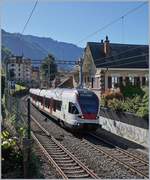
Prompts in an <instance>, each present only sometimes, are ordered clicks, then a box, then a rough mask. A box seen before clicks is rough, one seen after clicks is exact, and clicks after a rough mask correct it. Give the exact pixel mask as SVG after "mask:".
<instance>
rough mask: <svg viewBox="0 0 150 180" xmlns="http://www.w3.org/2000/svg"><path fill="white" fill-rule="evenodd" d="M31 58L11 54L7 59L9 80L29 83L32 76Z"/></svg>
mask: <svg viewBox="0 0 150 180" xmlns="http://www.w3.org/2000/svg"><path fill="white" fill-rule="evenodd" d="M31 67H32V66H31V60H30V59H27V58H24V57H22V56H13V57H11V58H9V59H8V61H7V72H8V78H9V80H15V81H16V82H24V83H30V82H31V77H32V68H31Z"/></svg>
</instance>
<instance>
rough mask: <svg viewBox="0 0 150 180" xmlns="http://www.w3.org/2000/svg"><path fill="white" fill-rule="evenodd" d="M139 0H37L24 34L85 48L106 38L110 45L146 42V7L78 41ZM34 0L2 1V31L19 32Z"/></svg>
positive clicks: (118, 15) (120, 14)
mask: <svg viewBox="0 0 150 180" xmlns="http://www.w3.org/2000/svg"><path fill="white" fill-rule="evenodd" d="M142 2H143V1H141V2H140V1H137V2H136V1H133V2H129V1H124V2H117V1H116V2H111V1H110V2H109V1H108V2H102V1H99V2H92V1H91V2H88V1H87V2H73V1H72V2H51V1H48V0H39V2H38V5H37V7H36V9H35V11H34V13H33V16H32V18H31V20H30V22H29V24H28V26H27V28H26V30H25V32H24V34H31V35H37V36H42V37H51V38H53V39H55V40H58V41H64V42H69V43H74V44H76V45H78V46H81V47H85V45H86V42H88V41H96V42H99V41H100V40H101V39H104V38H105V36H106V35H108V37H109V39H110V42H112V43H129V44H147V43H148V4H147V5H144V6H142V7H141V8H140V9H138V10H137V11H135V12H133V13H132V14H130V15H128V16H126V17H125V18H124V23H122V21H121V20H120V21H119V22H117V23H115V24H113V25H111V26H110V27H108V28H107V29H105V30H103V31H101V32H99V33H97V34H96V35H94V36H92V37H90V38H88V39H86V40H84V41H83V42H81V43H80V44H78V42H79V41H80V40H81V39H83V38H84V37H85V36H87V35H88V34H90V33H92V32H94V31H96V30H97V29H99V28H101V27H103V26H104V25H106V24H108V23H109V22H111V21H112V20H114V19H116V18H118V17H120V16H122V15H123V14H124V13H126V12H127V11H129V10H130V9H132V8H135V7H137V6H138V5H140V4H141V3H142ZM34 3H35V0H34V1H33V0H26V1H25V0H3V3H2V28H3V29H4V30H6V31H8V32H21V31H22V29H23V26H24V24H25V22H26V20H27V18H28V16H29V14H30V12H31V9H32V8H33V6H34Z"/></svg>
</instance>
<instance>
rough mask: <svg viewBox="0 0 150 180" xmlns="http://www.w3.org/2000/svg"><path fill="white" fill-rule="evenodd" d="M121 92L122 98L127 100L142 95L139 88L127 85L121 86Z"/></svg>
mask: <svg viewBox="0 0 150 180" xmlns="http://www.w3.org/2000/svg"><path fill="white" fill-rule="evenodd" d="M121 92H122V94H123V96H124V98H127V97H129V98H133V97H135V96H137V95H139V96H141V97H142V96H143V95H144V91H143V90H142V88H141V87H137V86H134V85H131V84H128V85H126V86H122V87H121Z"/></svg>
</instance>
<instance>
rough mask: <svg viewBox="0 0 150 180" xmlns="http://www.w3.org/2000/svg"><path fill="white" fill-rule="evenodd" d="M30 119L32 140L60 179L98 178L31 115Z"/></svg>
mask: <svg viewBox="0 0 150 180" xmlns="http://www.w3.org/2000/svg"><path fill="white" fill-rule="evenodd" d="M31 119H32V123H31V127H32V129H33V130H32V137H33V139H34V140H35V142H36V143H37V144H38V145H39V147H40V148H41V150H42V152H43V153H44V154H45V156H46V157H47V159H48V160H49V161H50V163H51V164H53V166H54V167H55V168H56V170H57V172H58V173H59V174H60V176H61V177H62V178H64V179H69V178H92V179H98V178H99V177H98V176H97V175H96V174H95V173H94V172H93V171H92V170H90V169H89V168H88V167H86V166H85V165H84V164H83V163H82V162H81V161H80V160H79V159H77V158H76V157H75V156H74V155H73V154H72V153H70V152H69V151H68V150H67V149H66V148H65V147H64V146H63V145H62V144H60V143H59V141H58V140H56V139H55V138H54V137H53V136H51V135H50V134H49V132H48V131H47V130H46V129H44V128H43V127H42V126H41V125H40V124H39V122H37V121H36V119H35V118H34V117H33V116H32V115H31Z"/></svg>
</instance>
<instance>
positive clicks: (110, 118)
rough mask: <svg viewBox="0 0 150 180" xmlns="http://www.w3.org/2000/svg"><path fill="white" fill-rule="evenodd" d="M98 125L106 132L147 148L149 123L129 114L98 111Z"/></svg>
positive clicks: (108, 110)
mask: <svg viewBox="0 0 150 180" xmlns="http://www.w3.org/2000/svg"><path fill="white" fill-rule="evenodd" d="M99 122H100V124H101V125H102V128H104V129H106V130H107V131H109V132H111V133H114V134H116V135H119V136H121V137H123V138H126V139H128V140H131V141H133V142H136V143H138V144H140V145H143V146H145V147H148V146H149V145H148V142H149V141H148V140H149V130H148V129H149V123H148V120H146V119H142V118H139V117H137V116H135V115H133V114H131V113H116V112H114V111H112V110H110V109H106V108H104V109H101V110H100V120H99Z"/></svg>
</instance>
